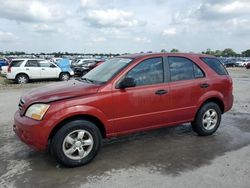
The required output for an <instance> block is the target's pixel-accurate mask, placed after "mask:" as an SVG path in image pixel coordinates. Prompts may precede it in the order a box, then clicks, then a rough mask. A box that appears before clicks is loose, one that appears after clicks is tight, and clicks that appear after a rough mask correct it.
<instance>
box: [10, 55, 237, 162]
mask: <svg viewBox="0 0 250 188" xmlns="http://www.w3.org/2000/svg"><path fill="white" fill-rule="evenodd" d="M232 89H233V87H232V79H231V77H230V76H229V75H228V72H227V71H226V69H225V67H224V66H223V65H222V64H221V63H220V61H219V60H218V59H217V58H215V57H213V56H208V55H199V54H198V55H196V54H181V53H176V54H175V53H169V54H168V53H159V54H153V53H151V54H135V55H128V56H121V57H117V58H113V59H110V60H108V61H106V62H105V63H103V64H101V65H100V66H98V67H96V68H95V69H93V70H92V71H90V72H89V73H87V74H86V75H84V76H83V77H82V78H79V79H76V80H71V81H69V82H66V83H61V84H57V85H55V86H54V87H52V86H51V85H50V86H47V87H44V88H40V89H38V90H32V92H31V93H28V94H26V95H24V96H22V98H21V99H20V103H19V110H18V111H17V112H16V114H15V118H14V119H15V121H14V126H13V129H14V131H15V132H16V134H17V135H18V136H19V138H20V139H21V140H22V141H24V142H25V143H27V144H28V145H31V146H32V147H33V148H36V149H38V150H44V149H46V148H47V147H49V149H50V151H51V153H52V155H53V156H54V157H55V159H56V160H57V161H58V162H59V163H60V164H62V165H65V166H70V167H74V166H79V165H83V164H86V163H88V162H90V161H91V160H92V159H93V158H94V157H95V156H96V154H97V153H98V151H99V149H100V146H101V143H102V139H105V138H112V137H117V136H121V135H125V134H131V133H135V132H140V131H146V130H151V129H155V128H160V127H165V126H170V125H180V124H182V123H187V122H191V125H192V128H193V130H194V131H195V132H196V133H197V134H198V135H200V136H208V135H211V134H213V133H214V132H215V131H216V130H217V129H218V127H219V125H220V121H221V115H222V114H223V113H225V112H227V111H228V110H230V109H231V108H232V105H233V95H232ZM163 142H164V140H163ZM156 149H157V150H158V149H159V148H156Z"/></svg>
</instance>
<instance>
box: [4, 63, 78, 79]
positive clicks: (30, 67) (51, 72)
mask: <svg viewBox="0 0 250 188" xmlns="http://www.w3.org/2000/svg"><path fill="white" fill-rule="evenodd" d="M73 75H74V73H73V71H71V72H63V71H62V69H61V68H59V67H58V66H57V65H56V64H54V63H52V62H49V61H46V60H44V59H14V60H12V61H11V63H10V65H9V67H8V73H7V75H6V78H7V79H9V80H15V81H16V82H17V83H19V84H25V83H28V82H29V80H38V79H55V78H57V79H60V80H69V78H70V76H73Z"/></svg>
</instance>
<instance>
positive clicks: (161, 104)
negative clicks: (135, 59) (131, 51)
mask: <svg viewBox="0 0 250 188" xmlns="http://www.w3.org/2000/svg"><path fill="white" fill-rule="evenodd" d="M126 77H131V78H134V79H135V81H136V87H131V88H126V89H114V91H113V103H114V119H112V120H111V121H112V123H113V124H114V125H115V127H116V132H117V133H129V132H133V131H136V130H138V131H139V130H142V129H146V128H149V127H154V126H160V125H163V124H164V123H166V122H167V119H168V117H167V113H168V112H167V110H168V103H169V96H168V91H169V86H168V84H167V83H164V73H163V60H162V58H161V57H157V58H151V59H147V60H144V61H142V62H140V63H139V64H137V65H136V66H135V67H134V68H132V69H131V70H130V71H129V72H128V73H127V74H126Z"/></svg>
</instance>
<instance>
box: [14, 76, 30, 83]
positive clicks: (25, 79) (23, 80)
mask: <svg viewBox="0 0 250 188" xmlns="http://www.w3.org/2000/svg"><path fill="white" fill-rule="evenodd" d="M16 82H17V83H18V84H27V83H28V82H29V77H28V76H27V75H26V74H19V75H17V76H16Z"/></svg>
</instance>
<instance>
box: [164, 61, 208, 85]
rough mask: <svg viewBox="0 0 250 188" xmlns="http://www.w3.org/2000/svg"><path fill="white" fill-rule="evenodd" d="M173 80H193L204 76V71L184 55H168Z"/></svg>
mask: <svg viewBox="0 0 250 188" xmlns="http://www.w3.org/2000/svg"><path fill="white" fill-rule="evenodd" d="M168 63H169V69H170V76H171V81H178V80H191V79H194V78H202V77H204V76H205V75H204V73H203V71H202V70H201V69H200V68H199V67H198V66H197V65H196V64H195V63H193V62H192V61H191V60H189V59H187V58H184V57H168Z"/></svg>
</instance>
